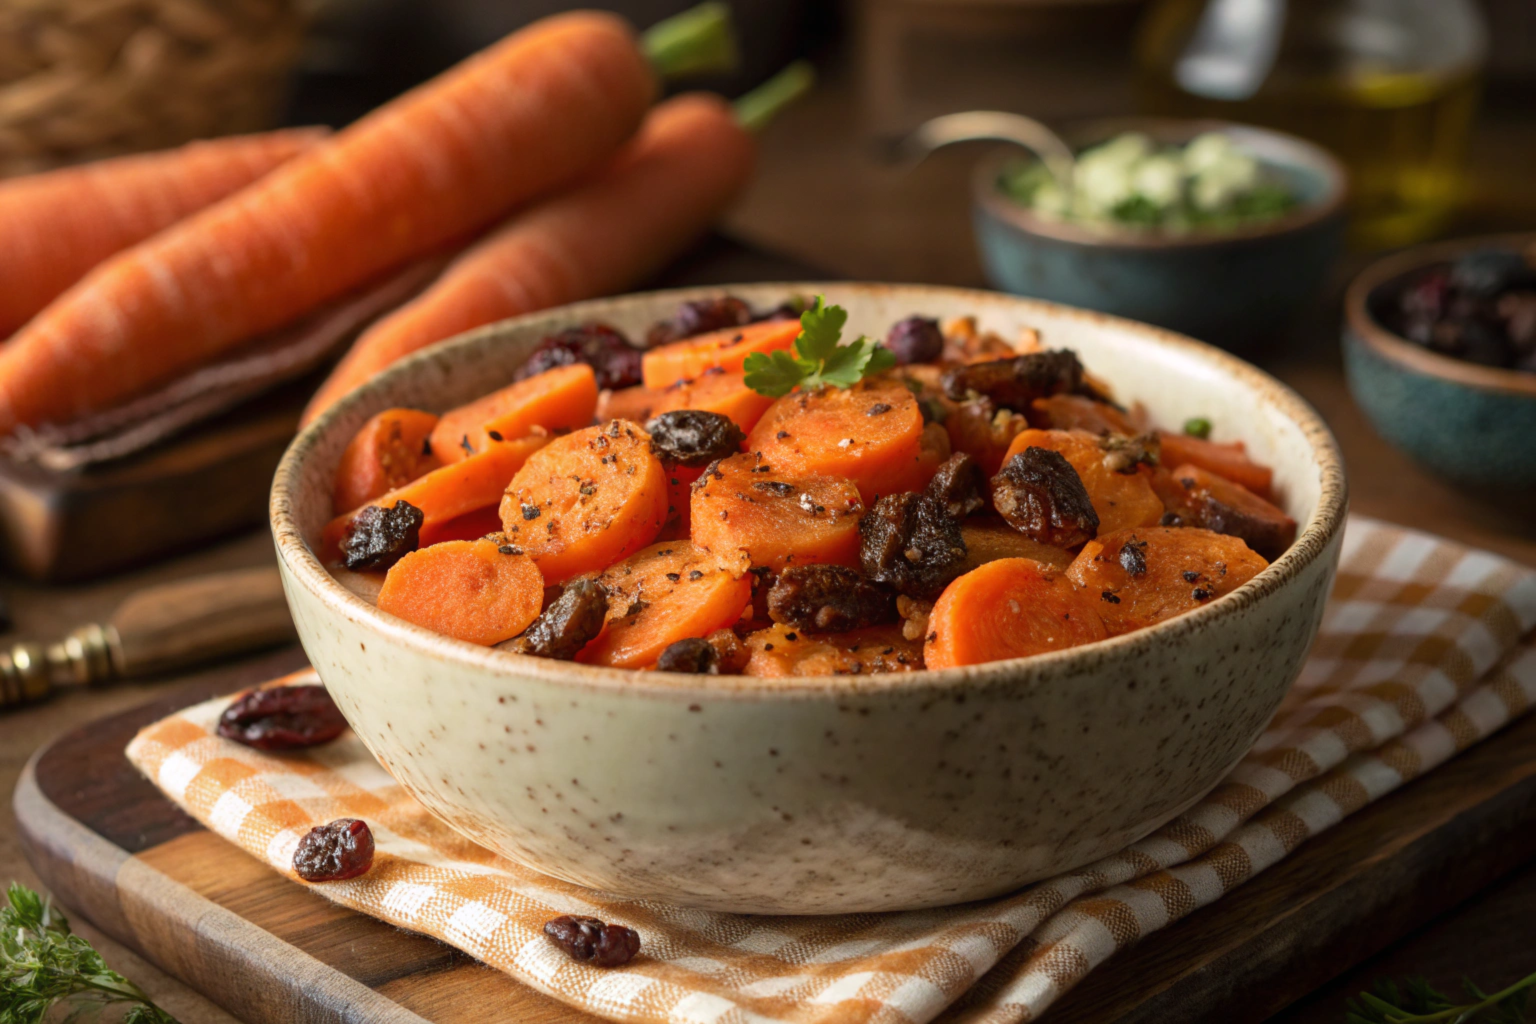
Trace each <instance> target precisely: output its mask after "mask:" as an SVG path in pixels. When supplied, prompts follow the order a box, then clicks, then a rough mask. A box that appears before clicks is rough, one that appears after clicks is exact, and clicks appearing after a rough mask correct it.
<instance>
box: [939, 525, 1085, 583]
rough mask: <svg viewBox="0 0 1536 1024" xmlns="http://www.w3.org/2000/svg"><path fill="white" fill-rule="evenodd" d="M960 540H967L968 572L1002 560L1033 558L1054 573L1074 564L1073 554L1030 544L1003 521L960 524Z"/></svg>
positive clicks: (966, 562)
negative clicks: (1054, 570) (961, 538)
mask: <svg viewBox="0 0 1536 1024" xmlns="http://www.w3.org/2000/svg"><path fill="white" fill-rule="evenodd" d="M960 536H961V537H963V538H965V555H966V558H965V569H966V571H967V572H969V571H970V570H972V569H974V568H976V567H977V566H979V565H985V564H987V563H988V562H995V561H997V560H998V559H1000V558H1033V559H1034V560H1035V561H1037V562H1040V563H1042V564H1044V565H1048V566H1050V567H1051V568H1053V569H1065V568H1066V567H1067V566H1069V565H1071V564H1072V552H1070V551H1066V550H1063V549H1062V548H1053V547H1051V546H1050V545H1049V544H1041V543H1040V542H1039V541H1037V540H1031V539H1030V538H1028V537H1026V536H1024V535H1023V534H1022V533H1020V532H1019V531H1018V530H1015V529H1014V528H1013V527H1012V526H1010V525H1008V524H1007V523H1005V522H1004V521H1003V520H1001V519H993V518H978V517H972V518H970V519H967V520H965V521H963V522H962V523H961V524H960Z"/></svg>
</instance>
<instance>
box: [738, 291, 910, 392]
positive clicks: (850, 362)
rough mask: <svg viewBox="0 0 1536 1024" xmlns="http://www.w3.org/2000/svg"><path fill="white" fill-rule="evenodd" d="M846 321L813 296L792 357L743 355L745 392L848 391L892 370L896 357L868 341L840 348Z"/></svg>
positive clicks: (845, 316) (844, 315)
mask: <svg viewBox="0 0 1536 1024" xmlns="http://www.w3.org/2000/svg"><path fill="white" fill-rule="evenodd" d="M847 322H848V311H847V310H845V309H844V308H843V307H841V306H829V305H827V304H826V297H825V296H822V295H818V296H816V303H815V305H813V306H812V307H811V308H810V309H807V310H806V311H805V312H804V313H801V314H800V335H799V337H797V338H795V345H794V351H793V352H784V351H779V352H771V353H767V354H764V353H762V352H754V353H752V354H751V355H749V356H747V358H746V361H745V363H744V364H743V365H742V369H743V370H745V371H746V383H747V387H749V388H751V389H752V390H753V391H756V392H757V393H758V394H760V395H767V396H769V397H770V398H782V397H783V396H785V395H787V394H789V393H790V392H791V391H793V390H795V388H814V387H820V386H822V385H826V384H830V385H832V386H833V387H839V388H851V387H853V386H854V385H855V384H857V383H858V382H859V381H860V380H862V379H863V378H865V377H866V376H868V375H870V374H872V373H879V372H880V371H881V370H889V369H891V368H892V367H893V366H895V365H896V357H895V356H894V355H892V354H891V352H890V350H889V349H887V348H886V347H885V346H883V345H881V344H880V343H879V342H878V341H875V340H874V339H873V338H866V337H864V336H863V335H860V336H859V337H858V338H857V339H855V340H854V341H853V342H852V343H850V344H847V345H842V344H839V341H840V339H841V338H842V336H843V325H844V324H846V323H847Z"/></svg>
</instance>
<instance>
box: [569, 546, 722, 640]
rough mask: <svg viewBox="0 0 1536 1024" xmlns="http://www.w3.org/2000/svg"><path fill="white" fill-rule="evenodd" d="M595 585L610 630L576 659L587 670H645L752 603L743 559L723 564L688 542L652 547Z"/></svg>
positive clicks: (603, 575)
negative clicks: (604, 600)
mask: <svg viewBox="0 0 1536 1024" xmlns="http://www.w3.org/2000/svg"><path fill="white" fill-rule="evenodd" d="M600 578H601V580H602V582H603V585H604V586H606V587H607V588H608V592H609V595H610V597H609V602H608V622H607V624H606V625H605V626H604V627H603V631H602V632H601V633H599V634H598V635H597V638H596V639H594V640H593V641H592V642H591V643H589V644H587V646H586V647H584V648H582V650H581V653H580V654H578V655H577V656H576V660H577V661H580V662H583V663H585V664H588V665H612V666H615V667H617V668H648V667H650V666H652V665H654V664H655V663H656V659H657V658H659V657H661V652H662V651H664V650H666V649H667V648H668V647H669V646H671V645H672V644H675V643H676V642H677V641H679V640H686V639H688V638H689V637H702V636H707V635H708V634H710V633H712V632H714V631H715V630H717V629H722V628H724V627H726V626H729V625H730V624H731V623H733V622H735V621H736V620H737V619H739V618H740V617H741V612H742V609H744V608H746V606H747V602H748V601H750V600H752V579H751V577H750V576H748V575H747V562H746V559H744V558H741V557H739V556H738V557H736V558H734V559H729V560H727V561H726V562H724V563H722V561H721V560H720V559H719V558H717V557H715V556H714V555H713V554H711V553H709V552H706V551H700V550H698V549H697V548H695V547H694V546H693V545H692V544H690V543H688V542H687V541H663V542H662V543H660V544H652V545H651V546H650V547H648V548H645V549H643V550H641V551H637V552H636V553H635V554H633V555H631V556H630V557H629V558H626V559H625V560H624V561H622V562H620V563H619V564H618V565H615V566H614V567H613V568H611V569H609V570H608V571H607V572H605V573H603V574H602V576H601V577H600Z"/></svg>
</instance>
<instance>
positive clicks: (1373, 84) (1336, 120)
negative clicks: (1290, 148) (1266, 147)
mask: <svg viewBox="0 0 1536 1024" xmlns="http://www.w3.org/2000/svg"><path fill="white" fill-rule="evenodd" d="M1486 52H1487V38H1486V31H1485V29H1484V25H1483V22H1482V19H1481V15H1480V14H1479V12H1478V10H1477V8H1476V7H1475V6H1474V4H1473V3H1472V0H1157V2H1156V3H1155V4H1154V5H1153V6H1152V8H1151V9H1150V10H1149V12H1148V14H1147V16H1146V20H1145V21H1144V22H1143V23H1142V26H1141V30H1140V33H1139V35H1138V38H1137V53H1136V59H1137V72H1138V84H1139V89H1140V95H1141V100H1142V104H1143V106H1144V107H1145V108H1146V110H1147V112H1148V113H1154V114H1161V115H1165V116H1170V117H1212V118H1220V119H1222V120H1227V121H1240V122H1244V123H1247V124H1257V125H1264V126H1267V127H1272V128H1277V129H1279V130H1281V131H1287V132H1291V133H1293V134H1296V135H1300V136H1302V137H1304V138H1308V139H1312V140H1313V141H1315V142H1318V143H1320V144H1322V145H1324V146H1326V147H1328V148H1329V149H1330V150H1332V151H1333V152H1334V153H1335V154H1336V155H1337V156H1338V157H1339V158H1340V159H1342V160H1343V161H1344V163H1345V164H1346V165H1347V166H1348V168H1349V172H1350V232H1351V240H1352V242H1353V243H1354V244H1355V245H1356V246H1357V247H1360V248H1381V247H1389V246H1398V245H1406V244H1408V243H1411V242H1415V241H1419V240H1421V239H1423V238H1426V237H1428V236H1430V235H1433V234H1434V233H1435V232H1437V231H1438V230H1439V229H1440V228H1441V227H1442V226H1443V225H1444V224H1445V222H1446V220H1447V218H1448V217H1449V215H1450V213H1451V212H1452V211H1453V209H1454V208H1455V206H1456V203H1457V201H1458V200H1459V198H1460V194H1461V187H1462V173H1461V172H1462V167H1463V164H1464V161H1465V158H1466V149H1467V141H1468V136H1469V134H1470V132H1471V127H1472V119H1473V116H1474V114H1475V113H1476V109H1477V99H1478V91H1479V84H1480V78H1481V70H1482V66H1483V63H1484V59H1485V56H1486Z"/></svg>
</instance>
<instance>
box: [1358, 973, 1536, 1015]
mask: <svg viewBox="0 0 1536 1024" xmlns="http://www.w3.org/2000/svg"><path fill="white" fill-rule="evenodd" d="M1461 984H1462V987H1463V988H1464V989H1466V997H1465V998H1466V1002H1463V1003H1460V1004H1458V1003H1455V1002H1453V1001H1452V1000H1451V999H1450V997H1448V996H1446V995H1445V994H1443V993H1441V992H1439V991H1437V990H1436V989H1435V988H1434V986H1432V985H1431V984H1430V983H1429V982H1427V981H1425V980H1424V979H1423V978H1409V979H1408V980H1406V981H1404V982H1403V985H1402V987H1401V988H1399V987H1398V986H1397V985H1396V984H1394V983H1393V982H1390V981H1379V982H1377V983H1376V987H1375V988H1373V989H1372V990H1371V991H1369V992H1361V993H1360V995H1359V996H1358V997H1356V998H1355V999H1351V1000H1350V1001H1349V1004H1348V1009H1347V1011H1346V1012H1345V1015H1344V1020H1345V1024H1526V1021H1527V1020H1528V1019H1529V1018H1527V1016H1526V1012H1525V1011H1526V1008H1527V1007H1528V1005H1529V1003H1530V995H1531V990H1532V989H1533V987H1536V974H1531V975H1528V976H1527V977H1524V978H1521V979H1520V980H1519V981H1517V982H1515V983H1514V984H1513V985H1511V986H1509V987H1508V988H1506V989H1504V990H1503V991H1501V992H1494V993H1493V994H1492V995H1490V994H1488V993H1486V992H1484V991H1483V990H1482V989H1480V988H1478V987H1477V986H1476V985H1474V984H1472V982H1470V981H1465V980H1464V981H1463V982H1462V983H1461Z"/></svg>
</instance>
